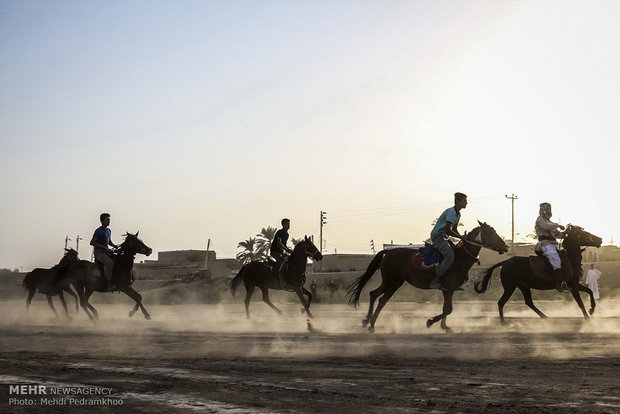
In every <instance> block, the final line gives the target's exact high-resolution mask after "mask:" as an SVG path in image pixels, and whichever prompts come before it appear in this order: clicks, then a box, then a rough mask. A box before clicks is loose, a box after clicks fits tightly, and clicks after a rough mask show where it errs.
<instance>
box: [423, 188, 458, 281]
mask: <svg viewBox="0 0 620 414" xmlns="http://www.w3.org/2000/svg"><path fill="white" fill-rule="evenodd" d="M465 207H467V195H465V194H463V193H455V194H454V207H450V208H449V209H447V210H445V211H444V212H443V213H441V216H439V218H438V219H437V223H435V227H433V230H432V231H431V241H432V242H433V247H435V248H436V249H437V250H439V253H441V255H442V256H443V260H442V261H441V263H440V264H439V266H437V271H436V273H435V278H434V279H433V281H432V282H431V284H430V288H431V289H442V288H443V287H442V285H441V277H443V276H444V275H445V274H446V272H447V271H448V269H450V266H452V264H453V263H454V251H453V250H452V246H451V245H450V243H448V238H449V237H456V238H458V239H461V240H462V239H464V238H465V236H462V235H461V234H460V233H459V231H458V229H457V227H458V225H459V220H460V219H461V209H464V208H465Z"/></svg>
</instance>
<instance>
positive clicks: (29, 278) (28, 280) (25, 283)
mask: <svg viewBox="0 0 620 414" xmlns="http://www.w3.org/2000/svg"><path fill="white" fill-rule="evenodd" d="M33 273H34V271H32V272H29V273H28V274H27V275H26V276H25V277H24V280H22V287H23V288H24V289H26V290H30V289H32V288H35V289H36V287H37V285H36V282H35V280H34V275H33Z"/></svg>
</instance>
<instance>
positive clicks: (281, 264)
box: [271, 251, 287, 289]
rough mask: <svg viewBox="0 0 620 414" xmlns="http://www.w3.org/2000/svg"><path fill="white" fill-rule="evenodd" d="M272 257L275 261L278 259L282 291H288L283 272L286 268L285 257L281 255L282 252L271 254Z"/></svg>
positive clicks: (277, 271) (277, 269)
mask: <svg viewBox="0 0 620 414" xmlns="http://www.w3.org/2000/svg"><path fill="white" fill-rule="evenodd" d="M271 257H273V258H274V259H276V265H275V266H276V267H275V269H276V273H277V274H278V279H279V280H280V285H281V286H282V289H286V286H287V284H286V280H284V272H283V271H282V270H283V268H284V260H285V257H284V255H283V254H281V253H280V252H275V251H273V252H271Z"/></svg>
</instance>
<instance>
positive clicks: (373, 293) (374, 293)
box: [362, 284, 385, 326]
mask: <svg viewBox="0 0 620 414" xmlns="http://www.w3.org/2000/svg"><path fill="white" fill-rule="evenodd" d="M384 293H385V288H384V287H383V284H381V286H379V287H378V288H376V289H375V290H373V291H371V292H370V305H369V306H368V314H367V315H366V319H364V320H362V326H366V325H368V322H369V321H370V318H372V311H373V308H374V306H375V300H377V298H378V297H379V296H381V295H383V294H384Z"/></svg>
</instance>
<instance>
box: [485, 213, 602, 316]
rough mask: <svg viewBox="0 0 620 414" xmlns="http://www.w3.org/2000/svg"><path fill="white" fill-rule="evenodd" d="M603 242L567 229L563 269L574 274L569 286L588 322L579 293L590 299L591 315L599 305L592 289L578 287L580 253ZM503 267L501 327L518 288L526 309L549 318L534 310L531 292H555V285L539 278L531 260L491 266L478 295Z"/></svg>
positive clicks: (576, 229) (577, 229)
mask: <svg viewBox="0 0 620 414" xmlns="http://www.w3.org/2000/svg"><path fill="white" fill-rule="evenodd" d="M601 242H602V239H601V238H600V237H598V236H594V235H593V234H590V233H588V232H587V231H584V230H583V229H582V228H581V227H578V226H574V225H571V224H569V225H568V226H566V232H565V238H564V242H563V243H562V247H563V248H564V249H565V251H566V253H567V254H568V260H569V261H570V265H569V266H568V267H569V268H566V269H565V268H564V263H563V264H562V268H563V270H564V273H565V275H566V273H567V271H569V273H571V274H572V277H571V278H570V279H569V280H567V281H566V284H567V285H568V287H569V288H570V291H571V293H572V295H573V298H575V301H576V302H577V305H579V308H581V311H582V312H583V316H584V318H586V319H587V318H588V313H587V312H586V309H585V307H584V305H583V302H582V300H581V297H580V296H579V291H582V292H586V293H588V294H589V295H590V305H591V308H590V315H591V314H593V313H594V308H595V307H596V303H595V302H594V295H593V294H592V291H591V290H590V289H589V288H587V287H585V286H583V285H580V284H579V279H580V278H581V276H582V269H581V253H582V252H583V249H581V246H595V247H600V246H601ZM500 266H501V267H502V271H501V273H500V275H501V281H502V286H503V287H504V294H503V295H502V297H501V298H500V299H499V301H498V302H497V305H498V306H499V319H500V321H501V323H502V324H506V321H505V320H504V305H505V304H506V302H508V299H510V296H512V294H513V293H514V291H515V289H516V288H519V290H521V293H523V299H524V300H525V303H526V304H527V306H529V307H530V308H531V309H532V310H533V311H534V312H536V313H537V314H538V316H540V317H541V318H546V317H547V316H546V315H545V314H544V313H542V312H541V311H540V310H539V309H538V308H537V307H536V306H534V302H533V301H532V292H531V289H538V290H552V289H555V282H554V281H553V277H552V276H551V275H549V276H548V277H549V280H546V279H541V278H540V277H539V275H538V274H537V273H535V272H534V270H532V267H531V266H530V258H529V257H523V256H515V257H512V258H510V259H508V260H504V261H503V262H500V263H497V264H495V265H493V266H491V267H490V268H489V270H487V272H486V274H485V276H484V278H483V279H482V280H481V281H479V282H478V283H476V286H475V289H476V292H478V293H483V292H485V291H486V290H487V288H488V287H489V280H490V279H491V274H492V273H493V270H495V269H496V268H498V267H500ZM571 270H572V272H571Z"/></svg>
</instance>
